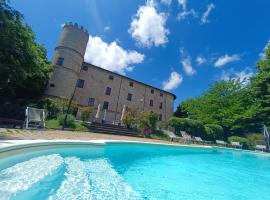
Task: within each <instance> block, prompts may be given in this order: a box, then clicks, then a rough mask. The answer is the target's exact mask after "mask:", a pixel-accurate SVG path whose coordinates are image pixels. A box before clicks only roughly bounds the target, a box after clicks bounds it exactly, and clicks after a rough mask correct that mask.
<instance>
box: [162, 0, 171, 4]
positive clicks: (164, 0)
mask: <svg viewBox="0 0 270 200" xmlns="http://www.w3.org/2000/svg"><path fill="white" fill-rule="evenodd" d="M160 2H161V3H163V4H165V5H171V3H172V0H161V1H160Z"/></svg>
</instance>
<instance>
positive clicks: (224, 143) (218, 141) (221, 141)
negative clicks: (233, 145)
mask: <svg viewBox="0 0 270 200" xmlns="http://www.w3.org/2000/svg"><path fill="white" fill-rule="evenodd" d="M216 143H217V144H219V145H224V146H226V145H227V143H226V142H224V141H223V140H216Z"/></svg>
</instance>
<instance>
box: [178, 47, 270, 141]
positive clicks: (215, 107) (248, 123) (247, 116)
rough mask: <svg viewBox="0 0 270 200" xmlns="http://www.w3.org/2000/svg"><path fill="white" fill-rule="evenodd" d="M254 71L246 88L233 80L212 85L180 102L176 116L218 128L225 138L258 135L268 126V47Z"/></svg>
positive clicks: (269, 92) (269, 117)
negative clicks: (221, 130) (256, 133)
mask: <svg viewBox="0 0 270 200" xmlns="http://www.w3.org/2000/svg"><path fill="white" fill-rule="evenodd" d="M257 70H258V71H257V74H256V75H255V76H254V77H252V78H251V81H250V83H249V84H247V85H246V84H244V82H241V81H240V80H235V79H232V80H228V81H219V82H215V83H214V84H213V85H212V86H210V88H209V89H208V90H207V91H206V92H204V93H203V94H202V95H201V96H199V97H197V98H191V99H188V100H186V101H184V102H182V103H181V104H180V105H179V106H178V107H177V110H176V112H175V116H176V117H180V118H189V119H194V120H199V121H201V122H202V123H203V124H216V125H220V126H222V127H223V129H224V133H225V135H224V137H225V138H227V137H229V136H231V135H240V136H241V135H246V134H247V133H251V132H260V131H261V127H262V124H266V125H268V126H269V125H270V44H269V45H268V47H267V48H266V51H265V58H264V59H263V60H260V61H259V62H258V64H257Z"/></svg>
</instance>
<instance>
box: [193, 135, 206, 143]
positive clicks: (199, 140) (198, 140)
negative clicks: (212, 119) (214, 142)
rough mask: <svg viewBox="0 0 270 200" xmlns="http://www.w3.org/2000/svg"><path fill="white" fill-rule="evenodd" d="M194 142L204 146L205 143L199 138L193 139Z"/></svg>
mask: <svg viewBox="0 0 270 200" xmlns="http://www.w3.org/2000/svg"><path fill="white" fill-rule="evenodd" d="M194 141H195V142H196V143H199V144H204V143H205V142H204V141H203V140H202V138H201V137H194Z"/></svg>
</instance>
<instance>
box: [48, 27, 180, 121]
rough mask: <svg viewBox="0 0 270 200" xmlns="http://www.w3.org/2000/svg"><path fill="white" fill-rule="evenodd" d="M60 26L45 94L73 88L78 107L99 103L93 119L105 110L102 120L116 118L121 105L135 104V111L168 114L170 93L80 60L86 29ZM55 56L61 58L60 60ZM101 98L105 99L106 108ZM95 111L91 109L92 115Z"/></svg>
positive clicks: (68, 92)
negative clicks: (58, 38) (60, 32)
mask: <svg viewBox="0 0 270 200" xmlns="http://www.w3.org/2000/svg"><path fill="white" fill-rule="evenodd" d="M63 29H64V30H63V32H62V34H61V37H60V40H59V43H58V45H57V47H56V49H55V55H54V59H53V64H54V65H55V67H54V72H53V74H52V76H51V79H50V82H49V84H48V87H47V90H46V94H47V95H49V96H54V97H59V96H66V97H68V98H70V97H71V96H72V94H73V93H74V90H75V93H74V99H75V100H76V102H77V103H78V105H79V107H84V106H91V107H93V108H94V110H97V107H98V105H100V107H101V111H100V117H99V119H97V121H101V119H102V118H103V117H104V112H105V110H106V122H109V123H114V122H116V121H118V122H119V121H120V118H121V114H122V110H123V106H124V105H125V106H126V107H127V108H136V109H137V110H138V111H139V112H142V111H149V110H154V111H156V112H158V113H159V114H160V119H161V120H167V119H168V118H169V117H170V116H172V114H173V103H174V100H175V98H176V96H175V95H174V94H172V93H169V92H167V91H164V90H161V89H158V88H155V87H152V86H150V85H147V84H144V83H142V82H139V81H137V80H133V79H130V78H128V77H125V76H122V75H120V74H117V73H114V72H111V71H108V70H105V69H103V68H100V67H97V66H94V65H92V64H89V63H85V62H83V55H84V53H85V50H86V45H87V42H88V34H87V32H86V31H84V30H83V29H82V28H79V27H78V26H77V25H74V24H70V23H69V24H67V25H65V26H64V28H63ZM59 58H61V59H62V62H61V59H60V63H59ZM76 83H77V87H76V89H75V85H76ZM104 102H108V108H107V107H106V105H104V104H106V103H104ZM95 114H96V112H93V117H94V115H95ZM78 117H79V114H78Z"/></svg>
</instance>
